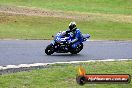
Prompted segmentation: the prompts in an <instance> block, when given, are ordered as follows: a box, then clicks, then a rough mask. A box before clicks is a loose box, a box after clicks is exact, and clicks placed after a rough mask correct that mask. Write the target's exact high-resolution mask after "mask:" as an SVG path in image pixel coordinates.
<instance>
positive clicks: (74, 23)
mask: <svg viewBox="0 0 132 88" xmlns="http://www.w3.org/2000/svg"><path fill="white" fill-rule="evenodd" d="M75 28H76V22H70V24H69V29H70V30H71V31H72V30H74V29H75Z"/></svg>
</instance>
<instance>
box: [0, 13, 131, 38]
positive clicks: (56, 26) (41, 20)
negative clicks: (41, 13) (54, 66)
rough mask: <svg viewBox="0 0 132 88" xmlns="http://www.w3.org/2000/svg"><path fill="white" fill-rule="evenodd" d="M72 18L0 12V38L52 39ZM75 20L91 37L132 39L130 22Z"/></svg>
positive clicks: (64, 28) (65, 27)
mask: <svg viewBox="0 0 132 88" xmlns="http://www.w3.org/2000/svg"><path fill="white" fill-rule="evenodd" d="M72 20H73V19H67V18H57V17H37V16H24V15H11V14H10V15H9V14H8V15H7V14H6V15H5V14H3V13H0V39H8V38H11V39H52V38H51V36H52V35H55V34H56V33H57V32H59V31H60V30H61V31H64V30H66V29H67V27H68V24H69V22H70V21H72ZM75 21H76V22H77V25H78V28H80V29H81V31H82V33H90V35H91V39H104V40H132V23H127V22H121V21H119V22H115V21H109V20H106V19H104V18H101V17H100V18H98V17H96V18H95V17H93V18H92V17H91V18H90V19H89V21H85V20H75Z"/></svg>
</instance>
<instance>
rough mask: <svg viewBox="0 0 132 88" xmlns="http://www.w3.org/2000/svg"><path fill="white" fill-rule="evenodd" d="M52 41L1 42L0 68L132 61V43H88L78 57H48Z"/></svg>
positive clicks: (63, 55) (58, 54)
mask: <svg viewBox="0 0 132 88" xmlns="http://www.w3.org/2000/svg"><path fill="white" fill-rule="evenodd" d="M50 42H51V41H50V40H0V66H6V65H19V64H33V63H53V62H69V61H87V60H99V59H100V60H103V59H132V41H86V42H84V49H83V50H82V51H81V52H80V53H79V54H77V55H71V54H70V53H54V54H53V55H51V56H47V55H46V54H45V53H44V49H45V48H46V46H47V45H48V44H49V43H50Z"/></svg>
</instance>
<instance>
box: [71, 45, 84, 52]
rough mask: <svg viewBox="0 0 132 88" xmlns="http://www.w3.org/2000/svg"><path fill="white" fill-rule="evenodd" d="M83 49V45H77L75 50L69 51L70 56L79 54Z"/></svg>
mask: <svg viewBox="0 0 132 88" xmlns="http://www.w3.org/2000/svg"><path fill="white" fill-rule="evenodd" d="M82 49H83V43H80V44H78V45H77V47H76V48H75V49H72V50H71V51H70V53H71V54H77V53H79V52H80V51H81V50H82Z"/></svg>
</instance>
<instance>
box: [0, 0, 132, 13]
mask: <svg viewBox="0 0 132 88" xmlns="http://www.w3.org/2000/svg"><path fill="white" fill-rule="evenodd" d="M131 4H132V1H131V0H39V1H38V0H0V5H13V6H27V7H36V8H44V9H50V10H63V11H79V12H91V13H96V12H97V13H114V14H132V5H131Z"/></svg>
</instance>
